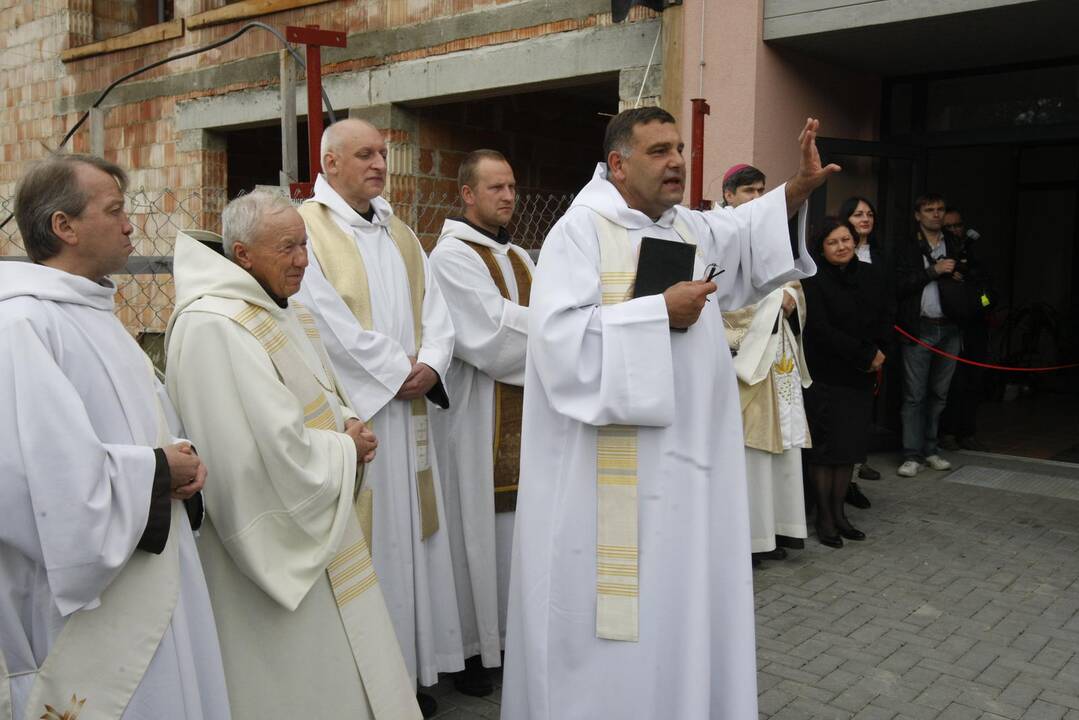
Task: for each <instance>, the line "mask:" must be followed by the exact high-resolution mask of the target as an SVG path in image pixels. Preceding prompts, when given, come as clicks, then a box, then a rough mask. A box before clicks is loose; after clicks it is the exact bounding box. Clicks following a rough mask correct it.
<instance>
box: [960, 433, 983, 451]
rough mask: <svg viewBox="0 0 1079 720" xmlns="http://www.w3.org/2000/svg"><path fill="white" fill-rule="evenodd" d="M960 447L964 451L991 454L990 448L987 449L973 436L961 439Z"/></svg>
mask: <svg viewBox="0 0 1079 720" xmlns="http://www.w3.org/2000/svg"><path fill="white" fill-rule="evenodd" d="M959 447H960V448H961V449H962V450H973V451H974V452H989V448H988V447H986V445H985V443H983V442H982V441H981V440H979V439H978V438H976V437H974V436H973V435H967V436H966V437H962V438H959Z"/></svg>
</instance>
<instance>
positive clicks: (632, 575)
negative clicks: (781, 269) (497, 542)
mask: <svg viewBox="0 0 1079 720" xmlns="http://www.w3.org/2000/svg"><path fill="white" fill-rule="evenodd" d="M595 217H596V229H597V230H598V233H599V252H600V286H601V296H600V297H601V302H602V304H603V305H616V304H618V303H621V302H625V301H626V300H629V299H630V298H632V296H633V283H634V281H635V280H636V279H637V263H636V259H635V258H634V255H633V248H632V247H631V245H630V243H629V242H628V236H627V235H626V233H625V231H624V230H623V231H622V232H621V233H619V232H618V230H620V229H621V228H616V226H614V224H613V223H611V222H610V221H608V220H607V219H606V218H603V217H600V216H599V215H595ZM638 593H639V575H638V556H637V427H636V426H633V425H603V426H601V427H599V428H597V437H596V637H598V638H603V639H605V640H627V641H630V642H637V640H638V637H639V630H638V624H639V621H638V614H639V604H640V602H639V599H638Z"/></svg>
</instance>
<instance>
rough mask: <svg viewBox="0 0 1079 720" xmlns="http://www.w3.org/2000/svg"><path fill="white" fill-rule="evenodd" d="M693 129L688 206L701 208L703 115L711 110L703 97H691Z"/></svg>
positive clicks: (702, 191) (695, 208)
mask: <svg viewBox="0 0 1079 720" xmlns="http://www.w3.org/2000/svg"><path fill="white" fill-rule="evenodd" d="M690 102H691V103H693V129H692V139H691V140H690V156H689V162H690V178H689V207H690V208H691V209H693V210H703V209H704V208H703V207H702V205H703V203H702V202H701V198H702V196H703V195H704V116H705V115H708V114H710V113H711V112H712V108H710V107H708V102H707V101H706V100H705V99H704V98H693V99H692V100H690Z"/></svg>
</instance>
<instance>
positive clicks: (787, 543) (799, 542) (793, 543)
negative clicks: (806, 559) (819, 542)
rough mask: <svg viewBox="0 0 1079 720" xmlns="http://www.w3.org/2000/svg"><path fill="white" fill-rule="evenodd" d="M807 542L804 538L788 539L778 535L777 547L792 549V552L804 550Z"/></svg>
mask: <svg viewBox="0 0 1079 720" xmlns="http://www.w3.org/2000/svg"><path fill="white" fill-rule="evenodd" d="M805 546H806V541H805V540H803V539H802V538H793V537H787V536H786V535H776V547H785V548H791V549H792V550H804V549H805Z"/></svg>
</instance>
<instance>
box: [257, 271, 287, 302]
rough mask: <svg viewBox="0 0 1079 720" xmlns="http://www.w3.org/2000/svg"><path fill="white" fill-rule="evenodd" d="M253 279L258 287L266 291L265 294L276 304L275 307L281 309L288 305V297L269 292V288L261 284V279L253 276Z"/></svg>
mask: <svg viewBox="0 0 1079 720" xmlns="http://www.w3.org/2000/svg"><path fill="white" fill-rule="evenodd" d="M255 280H256V281H257V282H258V284H259V287H260V288H262V291H263V292H264V293H266V296H267V297H269V298H270V299H271V300H273V302H274V304H275V305H277V307H279V308H281V309H282V310H284V309H285V308H287V307H288V298H279V297H277V296H276V295H274V294H273V293H272V292H270V288H268V287H266V286H265V285H263V284H262V281H261V280H259V279H258V278H255Z"/></svg>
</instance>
